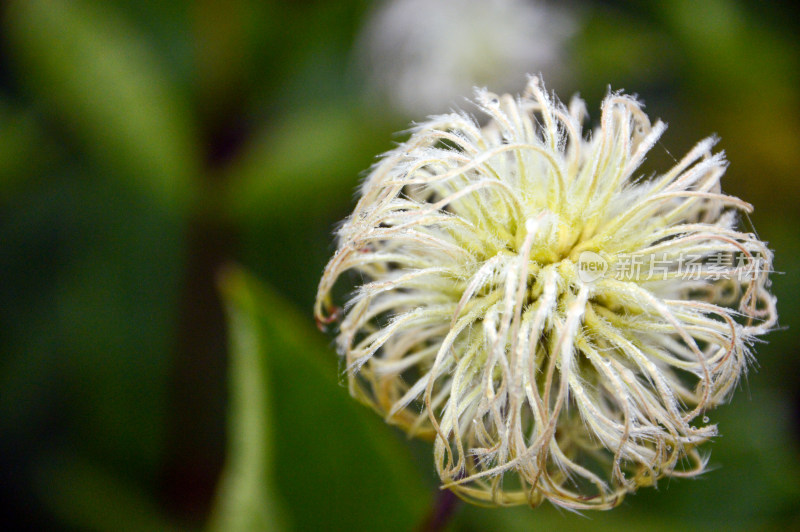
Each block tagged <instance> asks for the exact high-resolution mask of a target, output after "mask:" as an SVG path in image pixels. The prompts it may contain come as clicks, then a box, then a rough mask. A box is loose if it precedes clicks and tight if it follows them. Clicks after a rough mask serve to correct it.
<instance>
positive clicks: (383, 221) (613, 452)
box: [315, 78, 777, 509]
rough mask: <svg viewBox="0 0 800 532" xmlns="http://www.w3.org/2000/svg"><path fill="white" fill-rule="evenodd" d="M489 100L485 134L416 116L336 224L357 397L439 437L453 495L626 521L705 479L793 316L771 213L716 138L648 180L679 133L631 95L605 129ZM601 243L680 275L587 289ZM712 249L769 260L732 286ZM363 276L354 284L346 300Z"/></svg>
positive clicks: (548, 102) (577, 107) (558, 107)
mask: <svg viewBox="0 0 800 532" xmlns="http://www.w3.org/2000/svg"><path fill="white" fill-rule="evenodd" d="M475 103H476V105H477V107H478V108H479V109H480V110H481V111H482V112H483V113H485V114H486V115H488V117H489V118H490V120H489V122H488V124H487V125H485V126H483V127H482V126H480V125H479V124H478V122H477V121H476V120H475V119H473V118H471V117H470V116H468V115H466V114H465V113H451V114H446V115H440V116H435V117H431V119H430V120H429V121H427V122H424V123H421V124H419V125H417V126H416V127H415V128H414V129H413V130H412V133H411V137H410V138H409V140H408V141H406V142H404V143H402V144H401V145H399V146H398V147H397V148H396V149H395V150H393V151H391V152H389V153H387V154H386V155H385V156H384V157H383V159H382V160H381V162H380V163H379V164H377V165H376V166H375V168H374V169H373V170H372V172H371V173H370V175H369V176H368V177H367V178H366V180H365V181H364V183H363V185H362V188H361V198H360V200H359V202H358V204H357V206H356V208H355V210H354V212H353V214H352V215H351V216H350V217H349V218H348V219H347V220H346V221H345V223H344V224H343V226H342V227H341V229H340V230H339V233H338V236H339V244H338V249H337V251H336V253H335V255H334V257H333V258H332V259H331V261H330V263H329V264H328V266H327V268H326V269H325V272H324V275H323V277H322V280H321V282H320V286H319V294H318V298H317V302H316V308H315V311H316V315H317V319H318V320H319V322H320V324H321V325H324V324H328V323H332V322H335V321H338V322H339V332H338V336H337V346H338V349H339V352H340V353H341V355H342V356H343V357H344V360H345V362H346V369H347V373H348V377H349V385H350V390H351V393H352V394H353V395H354V396H355V397H357V398H359V399H360V400H362V401H364V402H365V403H367V404H369V405H371V406H372V407H373V408H374V409H375V410H377V411H378V412H380V413H381V414H382V415H383V416H385V417H386V419H387V421H389V422H391V423H394V424H397V425H400V426H402V427H404V428H405V429H406V430H407V431H408V432H409V433H410V434H412V435H416V436H421V437H430V438H432V439H433V440H434V456H435V460H436V467H437V470H438V473H439V475H440V477H441V479H442V483H443V486H445V487H447V488H449V489H451V490H453V491H455V492H456V493H457V494H458V495H460V496H461V497H463V498H465V499H467V500H471V501H476V502H481V503H494V504H503V505H507V504H520V503H527V504H530V505H537V504H539V503H540V502H542V501H543V500H550V501H551V502H553V503H555V504H557V505H560V506H564V507H567V508H571V509H588V508H601V509H602V508H610V507H613V506H615V505H616V504H618V503H619V502H620V501H621V500H622V497H623V496H624V494H625V493H627V492H630V491H633V490H635V489H636V488H638V487H640V486H645V485H651V484H653V483H655V482H656V480H657V479H659V478H660V477H663V476H669V475H673V476H677V475H682V476H686V475H694V474H697V473H700V472H702V471H703V470H704V467H705V460H704V458H703V457H702V456H701V454H700V453H699V452H698V449H697V446H698V445H700V444H701V443H703V442H705V441H707V440H708V439H709V438H711V437H713V436H714V435H716V434H717V428H716V425H714V424H710V423H709V422H708V420H707V418H706V417H705V412H706V411H707V410H708V409H710V408H712V407H714V406H716V405H717V404H719V403H721V402H723V401H725V400H727V399H728V398H729V396H730V394H731V392H732V390H733V389H734V388H735V387H736V384H737V382H738V381H739V379H740V377H741V376H742V375H743V374H744V372H745V371H746V369H747V363H748V360H749V359H750V358H751V356H752V355H751V346H752V344H753V342H754V340H755V338H756V337H757V336H759V335H762V334H764V333H766V332H768V331H769V330H770V329H771V328H772V327H773V326H774V324H775V322H776V319H777V314H776V310H775V298H774V297H773V296H771V295H770V294H769V292H768V286H769V281H768V274H769V272H770V271H771V268H772V267H771V264H772V254H771V252H770V250H769V249H768V248H767V246H766V245H765V244H764V243H763V242H761V241H759V240H758V238H757V237H756V236H755V235H754V234H751V233H745V232H741V231H739V230H737V229H736V218H737V216H736V214H737V212H743V213H748V212H750V211H751V210H752V208H751V206H750V205H749V204H747V203H745V202H743V201H742V200H740V199H738V198H734V197H731V196H727V195H725V194H724V193H722V192H721V188H720V178H721V177H722V175H723V173H724V172H725V168H726V165H727V162H726V161H725V158H724V156H723V154H721V153H717V154H714V153H712V148H713V146H714V144H715V139H712V138H709V139H705V140H703V141H701V142H699V143H698V144H697V145H696V146H695V147H694V148H693V149H692V150H691V151H690V152H689V153H688V154H687V155H686V156H685V157H684V158H683V159H681V160H680V161H678V162H677V164H676V165H675V166H674V167H673V168H672V169H670V170H669V171H667V172H666V173H663V174H660V175H656V176H654V177H653V178H651V179H642V178H641V176H640V175H639V174H638V173H637V172H639V171H640V170H639V168H640V165H641V164H642V162H643V161H644V159H645V156H646V154H647V153H648V151H649V150H650V149H651V148H652V147H653V146H654V145H655V143H656V142H657V141H658V139H659V138H660V136H661V135H662V133H663V132H664V130H665V129H666V126H665V125H664V124H663V123H661V122H656V123H655V124H651V123H650V120H649V119H648V117H647V116H646V115H645V114H644V112H643V111H642V106H641V104H640V103H639V102H637V101H636V100H635V99H634V98H632V97H630V96H627V95H624V94H621V93H613V94H610V95H609V96H608V97H607V98H606V99H605V101H604V102H603V106H602V116H601V120H600V127H599V128H598V129H597V130H595V131H593V132H592V134H591V135H584V133H583V132H582V121H583V119H584V116H585V105H584V104H583V102H582V101H580V100H579V99H573V101H572V102H571V103H570V105H569V107H566V106H564V105H563V104H561V103H560V102H559V101H558V100H557V99H556V98H555V97H554V96H551V95H549V94H548V93H547V92H545V90H544V88H543V85H542V83H541V81H540V80H539V79H538V78H531V79H530V82H529V84H528V87H527V90H526V92H525V94H524V95H523V96H522V97H519V98H516V99H515V98H513V97H511V96H509V95H504V96H496V95H494V94H492V93H490V92H488V91H486V90H479V91H477V94H476V100H475ZM587 252H591V253H593V254H596V256H598V257H604V258H606V259H607V260H608V261H610V263H611V264H613V263H614V262H615V261H620V260H622V259H624V258H626V257H628V258H630V257H642V256H654V255H657V256H658V257H659V258H662V257H663V258H664V259H665V260H667V261H669V262H670V264H672V265H673V267H671V268H670V269H669V270H668V271H665V272H664V275H663V276H662V277H660V278H658V279H655V278H652V276H648V275H641V276H634V277H632V278H630V279H627V278H626V279H619V278H615V277H614V276H611V275H605V276H600V277H599V278H597V279H591V280H588V281H587V280H586V279H585V278H584V277H583V276H582V275H581V271H580V268H581V260H582V259H581V256H582V254H583V253H587ZM688 255H694V256H698V257H700V258H701V260H700V263H699V269H698V270H697V275H696V276H694V277H690V278H687V276H686V275H685V274H684V275H681V272H680V271H678V270H677V269H676V268H675V267H674V265H675V264H678V261H679V260H680V259H681V257H685V256H688ZM714 256H726V257H733V256H736V257H739V258H741V259H744V261H745V263H746V264H748V265H753V264H758V268H757V269H752V268H751V270H750V271H749V275H741V274H743V271H742V267H732V268H731V269H730V272H729V273H730V274H731V275H729V276H728V277H729V278H724V277H723V278H720V277H719V276H716V277H715V276H713V275H711V273H712V266H713V264H711V260H712V257H714ZM345 272H353V273H355V276H354V277H353V278H354V279H355V282H356V284H357V286H356V288H355V290H354V291H353V292H352V293H351V296H350V299H349V300H348V301H347V302H346V303H345V304H344V305H343V306H342V308H339V307H337V306H336V305H334V303H333V302H332V295H331V293H332V291H333V289H334V285H336V283H337V281H338V280H339V279H340V277H341V276H342V274H344V273H345ZM359 283H360V284H359ZM698 420H699V421H698Z"/></svg>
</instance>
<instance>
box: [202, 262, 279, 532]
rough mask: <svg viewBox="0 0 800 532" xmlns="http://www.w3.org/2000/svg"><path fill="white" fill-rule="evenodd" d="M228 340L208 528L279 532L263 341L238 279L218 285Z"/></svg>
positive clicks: (266, 341) (252, 302)
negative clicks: (218, 471)
mask: <svg viewBox="0 0 800 532" xmlns="http://www.w3.org/2000/svg"><path fill="white" fill-rule="evenodd" d="M221 288H222V292H223V296H224V299H225V301H226V307H227V316H228V330H229V336H230V357H229V363H228V364H229V365H228V375H229V382H230V385H229V395H230V400H229V406H228V453H227V455H228V456H227V463H226V464H225V470H224V472H223V474H222V479H221V480H220V484H219V487H218V492H217V500H216V503H215V509H214V511H213V512H212V518H211V522H210V526H209V529H210V530H216V531H220V532H237V531H242V532H249V531H254V530H263V531H268V530H285V517H284V515H283V510H282V509H281V508H280V502H279V500H278V499H277V497H276V490H275V487H274V480H273V479H274V472H273V467H272V463H273V460H274V456H273V445H272V438H273V437H274V434H273V428H274V425H273V424H272V419H271V417H272V416H271V414H270V404H269V397H268V396H269V386H270V384H269V381H268V378H269V375H268V368H267V356H269V353H268V350H269V338H267V337H265V335H264V331H263V328H262V327H261V326H260V325H259V323H258V320H257V318H256V316H257V313H258V311H257V303H256V301H255V298H254V296H253V293H252V292H251V291H250V290H249V289H248V286H247V280H246V279H245V278H244V277H243V276H242V275H239V274H236V273H234V274H231V275H227V276H226V277H225V278H224V281H223V283H222V287H221Z"/></svg>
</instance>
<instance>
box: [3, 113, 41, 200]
mask: <svg viewBox="0 0 800 532" xmlns="http://www.w3.org/2000/svg"><path fill="white" fill-rule="evenodd" d="M53 150H54V146H52V143H50V142H48V139H46V138H45V135H44V132H43V131H42V130H41V128H40V125H39V124H38V122H37V120H36V116H35V115H34V113H32V112H30V111H27V110H22V109H19V108H18V107H12V106H11V105H9V103H8V102H6V101H4V100H0V202H2V201H6V200H8V198H9V196H11V195H13V193H14V191H15V190H16V189H17V187H19V186H20V185H21V184H22V182H23V181H24V180H25V179H26V178H29V177H30V176H32V175H34V173H35V172H36V171H37V170H38V169H40V168H41V167H42V166H43V164H44V163H45V162H47V161H49V160H51V159H52V157H53V155H54V153H53Z"/></svg>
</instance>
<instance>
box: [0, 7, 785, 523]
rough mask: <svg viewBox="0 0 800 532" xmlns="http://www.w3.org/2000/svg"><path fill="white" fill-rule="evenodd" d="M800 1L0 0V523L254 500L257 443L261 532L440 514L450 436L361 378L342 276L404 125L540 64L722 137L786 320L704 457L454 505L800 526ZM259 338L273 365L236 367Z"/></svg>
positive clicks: (502, 518) (674, 122) (582, 86)
mask: <svg viewBox="0 0 800 532" xmlns="http://www.w3.org/2000/svg"><path fill="white" fill-rule="evenodd" d="M798 18H799V17H798V12H797V11H796V10H794V9H792V8H791V7H790V3H788V2H759V1H755V0H751V1H744V0H741V1H736V0H707V1H702V2H694V1H690V0H662V1H659V2H648V3H644V2H633V1H622V0H619V1H604V2H602V1H595V2H589V1H586V2H580V3H577V2H558V3H556V2H535V1H532V0H531V1H525V0H491V1H486V0H484V1H478V0H462V1H453V0H440V1H429V2H428V1H422V0H392V1H389V2H368V1H366V0H337V1H327V2H325V1H314V0H304V1H295V2H289V1H283V2H281V1H278V0H262V1H256V0H197V1H185V0H175V1H171V2H162V1H156V0H152V1H148V0H139V1H133V0H130V1H128V0H106V1H102V2H101V1H94V2H92V1H89V0H19V1H5V2H0V505H2V514H0V527H2V528H3V529H4V530H15V529H21V530H96V531H105V530H108V531H111V530H114V531H116V530H131V531H134V530H195V529H200V528H203V527H205V526H206V523H208V520H209V515H212V514H213V515H217V516H219V515H225V508H226V503H225V502H219V501H220V500H221V499H222V500H223V501H224V500H234V501H235V500H239V499H237V498H236V496H233V497H229V498H228V499H226V496H225V495H220V493H223V494H224V493H231V492H232V490H230V489H229V490H228V491H226V490H225V489H224V488H223V489H218V486H219V479H220V475H221V472H222V471H223V465H224V464H229V465H230V464H245V465H244V466H241V467H238V468H237V467H236V466H233V467H231V468H229V470H231V471H234V474H232V475H231V478H234V479H241V478H243V475H244V477H246V476H247V474H248V472H250V471H252V472H253V477H252V479H254V480H252V481H251V482H250V484H248V483H247V481H242V482H241V484H237V481H236V480H233V481H232V485H234V486H236V485H248V486H250V488H248V489H250V490H251V491H249V492H248V493H250V500H251V501H256V502H255V504H254V505H253V507H254V508H256V510H253V511H255V512H256V513H257V512H258V511H263V512H265V514H264V516H262V517H261V519H262V520H261V521H258V519H256V520H254V521H252V522H251V524H249V525H243V526H244V527H243V528H242V527H240V528H239V529H240V530H247V529H248V527H249V529H252V530H257V529H270V528H271V529H274V530H283V529H295V530H412V529H414V528H415V527H416V526H417V524H418V523H420V522H422V521H423V520H424V519H425V515H426V514H427V512H429V509H430V506H431V504H432V501H433V500H434V499H435V497H436V491H437V490H436V480H437V479H436V476H435V473H434V471H433V467H432V461H431V458H430V456H429V455H430V447H429V446H428V445H427V444H425V443H419V442H409V441H407V440H406V439H405V438H404V437H403V436H402V435H400V434H399V433H397V432H396V431H395V430H394V429H392V428H390V427H387V426H386V425H384V424H383V422H382V421H381V420H380V419H379V418H378V416H375V415H373V414H372V413H370V412H368V411H367V410H366V409H365V408H363V407H361V406H359V405H357V404H355V402H354V401H352V400H350V399H349V398H348V397H347V391H346V389H345V387H344V386H342V385H341V382H342V379H341V374H340V372H339V368H338V366H337V361H336V356H335V353H334V349H333V347H332V346H331V343H330V338H327V337H325V336H324V335H322V334H320V333H319V332H318V331H317V329H316V328H315V327H314V324H313V319H312V317H311V307H312V303H313V298H314V294H315V292H316V287H317V282H318V279H319V276H320V274H321V271H322V268H323V267H324V265H325V263H326V261H327V259H328V257H329V255H330V254H331V253H332V250H333V244H332V231H333V228H334V227H335V223H336V222H337V221H338V220H340V219H342V218H343V217H344V216H346V215H347V213H348V211H349V210H350V209H351V208H352V205H353V197H354V190H355V187H356V186H357V183H358V180H359V176H360V175H363V171H364V170H365V169H367V168H368V167H369V166H370V165H371V164H372V163H373V162H374V160H375V156H376V155H377V154H379V153H381V152H383V151H386V150H387V149H390V148H391V147H392V146H393V143H394V142H396V141H399V140H402V139H403V135H402V134H396V133H395V132H396V131H401V130H403V129H405V128H406V127H407V126H408V124H409V123H410V122H411V121H412V120H420V119H423V118H424V117H425V116H426V115H427V114H429V113H432V112H445V111H447V110H449V109H450V108H451V107H453V106H461V105H463V104H464V102H465V100H464V97H465V96H470V95H471V91H470V87H471V86H472V85H475V84H477V85H486V86H488V87H489V88H490V89H492V90H495V91H496V92H499V91H502V90H508V91H520V90H522V88H523V86H524V81H525V73H526V72H530V73H537V72H541V73H542V74H543V76H544V79H545V81H546V83H547V84H548V86H549V88H551V89H555V90H556V91H557V93H558V94H559V95H560V97H561V98H562V99H564V100H568V99H569V97H570V96H571V95H572V94H574V93H577V92H580V93H581V95H582V97H584V98H585V99H586V100H587V103H588V108H589V111H590V116H591V118H592V119H595V120H596V119H597V116H598V114H599V112H598V109H599V103H600V101H601V99H602V97H603V96H604V95H605V94H606V92H607V90H608V88H609V86H610V87H611V88H613V89H620V88H623V89H625V90H626V91H627V92H629V93H635V94H638V95H639V97H640V98H641V99H642V100H644V102H645V103H646V104H647V111H648V113H649V114H650V116H651V117H661V118H663V119H664V120H665V121H667V122H668V123H669V124H670V128H669V130H668V131H667V133H666V135H665V136H664V137H663V139H662V141H661V143H660V144H659V145H658V146H657V147H656V148H655V150H654V152H653V154H652V156H651V158H650V159H651V162H653V163H654V166H655V165H656V164H658V165H660V167H661V168H667V167H668V166H669V165H670V163H671V162H672V161H673V157H674V158H680V157H681V155H682V154H683V153H685V151H686V150H688V149H689V148H690V147H691V146H692V145H693V144H694V143H695V142H696V141H698V140H700V139H701V138H703V137H705V136H707V135H709V134H711V133H716V134H718V135H719V136H720V137H721V139H722V140H721V142H720V144H719V148H720V149H724V150H725V151H726V152H727V154H728V158H729V160H730V163H731V166H730V169H729V171H728V172H727V175H726V176H725V178H724V180H723V184H724V185H723V186H724V187H725V189H726V191H727V192H728V193H731V194H733V195H736V196H739V197H742V198H744V199H745V200H747V201H749V202H751V203H752V204H753V205H754V206H755V213H754V214H753V215H752V217H751V218H752V223H753V225H754V226H755V227H756V228H757V229H758V232H759V235H760V236H761V238H762V239H763V240H766V241H768V242H769V244H770V246H771V248H772V249H774V250H775V257H776V258H775V267H776V269H777V270H779V272H780V273H777V274H776V275H774V277H773V280H774V284H773V287H774V292H775V293H776V294H777V296H778V300H779V307H778V308H779V312H780V316H781V320H780V321H781V323H780V325H781V327H780V329H779V330H776V331H774V332H773V333H772V334H770V335H769V336H768V342H769V343H764V344H760V345H757V346H756V351H757V359H758V362H757V364H755V365H754V366H753V367H752V368H751V370H750V372H749V374H748V376H747V378H746V379H745V380H743V382H742V384H741V386H740V389H739V390H738V391H737V393H736V395H735V397H734V400H733V402H732V404H730V405H725V406H724V407H721V408H719V409H718V410H717V411H715V412H713V413H712V414H711V415H712V420H713V421H715V422H718V423H719V427H720V432H721V434H722V436H720V437H719V438H717V439H716V441H715V442H713V444H712V445H710V446H707V450H708V451H710V452H711V454H710V466H711V467H710V469H711V471H709V472H708V473H706V474H705V475H704V476H702V477H700V478H699V479H696V480H670V481H666V480H665V481H663V482H662V483H660V484H659V486H658V489H657V490H656V489H644V490H642V491H641V492H640V493H639V494H637V495H635V496H630V497H628V499H627V500H626V501H625V502H624V504H623V505H622V507H620V508H617V509H615V510H613V511H611V512H605V513H588V514H586V515H584V516H580V515H574V514H571V513H569V512H564V511H558V510H556V509H554V508H552V507H550V506H548V505H544V506H543V507H541V508H538V509H536V510H531V509H529V508H515V509H482V508H477V507H463V508H461V509H459V510H458V512H457V513H456V515H455V518H454V520H453V522H452V524H451V529H452V530H459V531H460V530H464V531H481V530H501V529H504V530H545V529H546V530H574V529H576V528H581V529H585V530H620V529H624V530H678V529H680V530H720V529H726V530H792V529H800V445H799V444H798V438H800V416H798V411H800V385H799V384H798V382H799V381H798V376H799V375H800V359H799V358H798V348H800V345H799V344H800V341H799V339H800V336H798V331H800V301H798V297H797V296H798V285H799V284H800V280H798V279H799V278H798V276H797V274H796V272H797V269H798V268H800V239H798V236H797V235H798V228H800V210H799V209H798V203H800V178H799V177H798V171H799V170H800V133H799V132H800V99H799V96H800V79H798V78H800V68H798V67H800V65H799V64H798V63H799V62H800V41H798ZM748 223H749V222H748V221H747V220H745V224H746V225H747V224H748ZM233 265H240V266H241V267H243V268H244V269H245V270H247V271H248V272H250V275H246V274H243V273H241V271H240V270H234V269H232V268H234V266H233ZM226 272H227V273H226ZM220 287H221V290H222V293H223V294H225V298H221V296H220V295H219V294H220ZM223 301H227V304H223ZM226 309H227V312H226ZM226 316H227V319H226ZM231 331H239V333H241V334H239V336H236V335H233V336H234V337H233V338H232V335H231ZM237 334H238V333H237ZM237 338H238V340H237ZM250 340H252V342H251V343H248V342H249V341H250ZM248 345H257V346H260V347H259V348H258V349H256V350H255V351H257V352H258V353H261V354H262V355H264V356H263V357H262V359H259V360H266V362H265V366H264V367H260V366H253V367H256V369H255V370H253V371H250V370H249V369H248V368H250V366H247V365H246V364H245V365H244V366H241V367H244V368H245V371H242V372H240V373H241V375H239V376H236V374H233V373H232V372H231V371H229V369H230V368H231V367H232V366H231V364H230V361H231V352H232V350H233V352H237V351H236V350H237V349H240V348H241V350H242V352H243V353H245V355H246V353H247V349H246V348H243V347H242V346H248ZM229 346H232V347H231V348H229ZM237 346H238V347H237ZM259 349H260V350H259ZM237 360H238V359H237ZM234 367H240V366H238V365H235V366H234ZM258 368H260V369H258ZM264 368H266V370H265V369H264ZM248 375H260V376H261V377H263V378H264V379H265V380H263V382H262V381H258V382H256V384H255V386H254V387H249V386H250V385H248V384H247V383H246V382H245V381H246V379H247V378H248V377H247V376H248ZM239 379H244V380H239ZM229 381H230V386H229ZM253 389H255V390H256V392H254V393H256V395H258V393H260V392H258V390H261V392H263V393H262V395H263V396H259V397H258V398H257V399H258V400H255V401H254V400H251V396H250V395H248V394H249V393H250V391H251V390H253ZM239 390H245V391H246V393H245V392H242V394H241V395H242V396H243V397H244V399H243V400H242V401H241V402H237V400H236V399H235V397H237V395H236V394H237V393H238V392H237V391H239ZM243 405H244V406H243ZM248 405H249V406H248ZM253 405H256V406H253ZM248 408H249V410H248ZM253 412H255V414H253ZM251 414H252V415H254V416H255V417H253V418H249V417H248V415H251ZM232 419H233V420H234V421H233V422H232V421H231V420H232ZM237 419H238V420H240V421H241V420H244V421H243V422H241V423H239V424H237V422H236V421H235V420H237ZM253 419H255V420H256V421H257V422H253V421H252V420H253ZM230 423H232V424H231V425H229V424H230ZM252 427H260V429H259V430H260V432H259V431H256V432H257V436H256V437H254V438H255V439H252V438H251V440H247V438H244V439H243V440H242V441H259V442H260V444H258V445H255V446H252V447H247V445H244V446H239V447H237V442H239V441H240V440H238V439H236V438H235V437H232V434H237V432H236V431H237V430H242V431H244V432H246V431H247V430H248V428H252ZM259 438H260V439H259ZM242 448H245V449H251V450H252V449H256V451H255V453H254V454H253V455H252V456H255V458H252V456H251V457H250V458H247V459H243V458H241V456H244V455H247V452H244V453H242V452H240V451H241V449H242ZM237 449H239V451H237ZM226 455H227V457H226ZM247 456H250V455H247ZM237 457H238V458H237ZM237 460H243V461H237ZM237 471H238V473H236V472H237ZM237 474H238V476H237ZM233 491H235V490H233ZM215 494H216V495H215ZM215 501H217V502H215ZM233 507H235V504H234V505H233ZM234 513H236V512H234ZM245 513H247V512H243V511H240V512H238V513H237V515H243V514H245ZM220 523H223V524H220ZM224 523H226V521H225V518H222V520H221V521H217V522H216V524H214V523H213V522H212V525H211V526H212V528H216V529H218V530H226V529H230V530H232V529H234V526H233V525H226V524H224ZM253 523H255V524H253ZM258 523H260V524H258Z"/></svg>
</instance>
